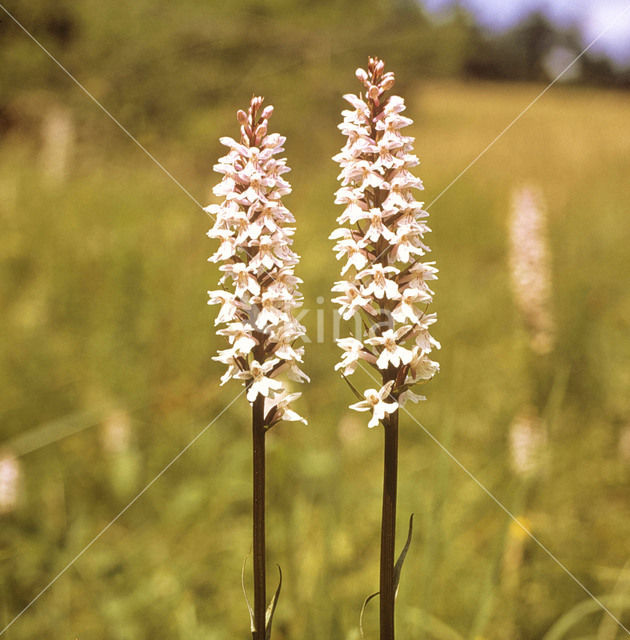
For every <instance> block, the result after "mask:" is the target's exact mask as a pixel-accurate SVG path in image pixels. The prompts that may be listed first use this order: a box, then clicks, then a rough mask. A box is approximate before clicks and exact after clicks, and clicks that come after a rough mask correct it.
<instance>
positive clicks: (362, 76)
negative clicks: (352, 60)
mask: <svg viewBox="0 0 630 640" xmlns="http://www.w3.org/2000/svg"><path fill="white" fill-rule="evenodd" d="M355 75H356V77H357V80H358V81H359V82H362V83H363V84H366V83H367V79H368V74H367V72H366V71H365V69H361V67H359V68H358V69H357V70H356V71H355Z"/></svg>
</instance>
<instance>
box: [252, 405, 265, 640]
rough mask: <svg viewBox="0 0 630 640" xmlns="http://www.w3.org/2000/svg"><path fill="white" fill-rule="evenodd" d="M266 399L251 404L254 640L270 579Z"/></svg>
mask: <svg viewBox="0 0 630 640" xmlns="http://www.w3.org/2000/svg"><path fill="white" fill-rule="evenodd" d="M264 409H265V398H264V396H262V395H260V394H258V395H257V396H256V399H255V400H254V404H253V405H252V442H253V470H254V473H253V485H254V490H253V528H254V628H255V629H254V632H253V633H252V637H253V639H254V640H264V639H265V609H266V607H267V593H266V591H267V581H266V575H265V574H266V568H265V412H264Z"/></svg>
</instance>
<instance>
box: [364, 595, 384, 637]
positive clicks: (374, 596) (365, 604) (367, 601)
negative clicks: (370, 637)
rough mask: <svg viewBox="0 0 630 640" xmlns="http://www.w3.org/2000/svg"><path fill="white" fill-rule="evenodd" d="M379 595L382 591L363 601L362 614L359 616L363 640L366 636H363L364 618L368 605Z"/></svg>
mask: <svg viewBox="0 0 630 640" xmlns="http://www.w3.org/2000/svg"><path fill="white" fill-rule="evenodd" d="M379 594H380V591H375V592H374V593H372V594H371V595H369V596H368V597H367V598H366V599H365V600H364V601H363V606H362V607H361V613H360V614H359V633H360V634H361V640H364V638H365V636H364V635H363V616H364V615H365V608H366V607H367V606H368V603H369V602H370V600H372V598H376V596H377V595H379Z"/></svg>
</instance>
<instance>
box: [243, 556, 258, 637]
mask: <svg viewBox="0 0 630 640" xmlns="http://www.w3.org/2000/svg"><path fill="white" fill-rule="evenodd" d="M250 553H251V552H250ZM250 553H248V554H247V555H246V556H245V560H243V568H242V569H241V586H242V587H243V595H244V596H245V602H246V603H247V610H248V611H249V627H250V631H251V632H252V633H254V631H256V627H255V625H254V610H253V609H252V605H251V604H250V603H249V598H248V597H247V589H245V567H246V565H247V558H249V556H250Z"/></svg>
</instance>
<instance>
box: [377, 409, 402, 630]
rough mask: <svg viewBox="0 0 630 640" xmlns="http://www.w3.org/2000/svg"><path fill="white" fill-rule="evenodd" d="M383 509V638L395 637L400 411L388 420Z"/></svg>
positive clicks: (384, 460) (381, 615)
mask: <svg viewBox="0 0 630 640" xmlns="http://www.w3.org/2000/svg"><path fill="white" fill-rule="evenodd" d="M384 431H385V454H384V458H383V511H382V517H381V575H380V607H381V610H380V627H381V635H380V640H394V597H395V595H396V594H395V591H396V587H395V584H394V555H395V544H396V494H397V485H398V411H395V412H394V413H392V414H390V416H389V418H388V419H387V420H386V421H385V429H384Z"/></svg>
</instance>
